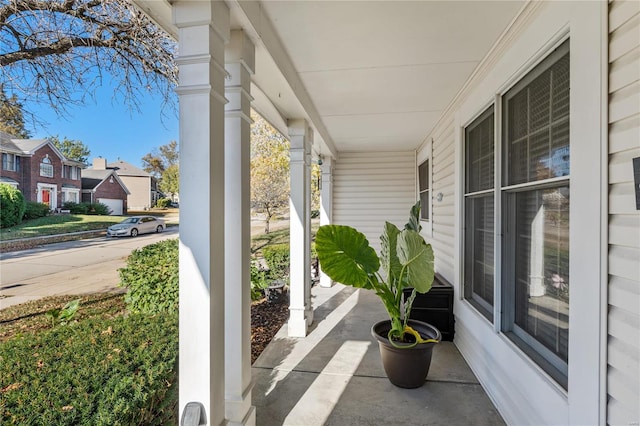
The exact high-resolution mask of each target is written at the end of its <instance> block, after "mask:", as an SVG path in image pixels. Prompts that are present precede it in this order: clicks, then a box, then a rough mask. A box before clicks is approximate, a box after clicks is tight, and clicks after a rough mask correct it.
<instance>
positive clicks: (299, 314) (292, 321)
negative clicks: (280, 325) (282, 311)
mask: <svg viewBox="0 0 640 426" xmlns="http://www.w3.org/2000/svg"><path fill="white" fill-rule="evenodd" d="M307 326H308V324H307V319H306V310H304V309H291V308H289V322H288V332H289V337H306V336H307Z"/></svg>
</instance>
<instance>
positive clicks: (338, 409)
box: [253, 285, 504, 426]
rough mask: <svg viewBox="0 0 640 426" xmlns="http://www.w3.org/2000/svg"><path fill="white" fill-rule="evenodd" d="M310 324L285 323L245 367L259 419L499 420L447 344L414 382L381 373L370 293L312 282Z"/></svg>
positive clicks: (377, 310) (307, 423) (378, 315)
mask: <svg viewBox="0 0 640 426" xmlns="http://www.w3.org/2000/svg"><path fill="white" fill-rule="evenodd" d="M313 298H314V299H313V301H314V306H316V307H317V308H316V310H315V318H314V325H313V326H314V328H313V330H312V331H311V332H310V334H309V335H308V336H307V337H306V338H304V339H301V338H289V337H287V333H286V331H287V330H286V325H285V326H284V327H283V329H281V330H280V332H279V333H278V334H277V335H276V336H275V338H274V339H273V340H272V342H271V343H270V344H269V346H268V347H267V348H266V349H265V351H264V352H263V353H262V355H261V356H260V357H259V358H258V359H257V360H256V362H255V364H254V366H253V377H254V380H255V387H254V390H253V404H254V405H255V406H256V410H257V412H256V416H257V417H256V418H257V424H259V425H261V426H263V425H282V424H285V425H300V426H303V425H304V426H313V425H427V424H443V425H445V424H446V425H473V424H475V425H501V424H504V421H503V420H502V418H501V416H500V414H499V413H498V412H497V410H496V409H495V407H494V406H493V404H492V403H491V401H490V400H489V398H488V397H487V395H486V393H485V392H484V390H483V389H482V387H481V386H480V384H479V383H478V381H477V379H476V377H475V376H474V374H473V373H472V371H471V370H470V369H469V366H468V365H467V363H466V362H465V361H464V359H463V358H462V356H461V355H460V353H459V352H458V350H457V349H456V347H455V345H454V344H453V343H451V342H442V343H440V344H438V345H437V346H436V347H435V348H434V353H433V360H432V364H431V368H430V370H429V376H428V378H427V382H426V384H425V385H424V386H422V387H421V388H418V389H401V388H398V387H395V386H394V385H392V384H391V383H390V382H389V380H388V379H387V377H386V375H385V373H384V370H383V368H382V363H381V361H380V353H379V349H378V344H377V342H375V340H374V339H373V337H371V335H370V331H369V330H370V327H371V325H372V324H373V323H374V322H377V321H379V320H381V319H385V318H386V312H385V310H384V308H383V306H382V303H381V302H380V301H379V300H378V297H377V296H376V295H375V294H373V292H370V291H367V290H355V289H353V288H350V287H344V286H342V285H336V286H334V287H333V288H331V289H325V288H320V287H314V288H313Z"/></svg>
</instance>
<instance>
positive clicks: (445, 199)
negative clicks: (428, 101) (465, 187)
mask: <svg viewBox="0 0 640 426" xmlns="http://www.w3.org/2000/svg"><path fill="white" fill-rule="evenodd" d="M432 156H433V157H432V158H433V160H432V161H433V163H432V164H433V165H432V170H433V171H432V188H433V189H432V193H433V197H432V200H433V210H432V212H433V215H432V223H433V237H432V238H431V239H430V240H429V241H428V242H429V243H430V244H431V246H432V247H433V253H434V257H435V269H436V271H437V272H438V273H440V274H442V276H444V277H445V278H447V279H449V280H450V281H451V282H453V274H454V272H453V271H454V267H453V259H454V244H453V241H454V226H455V219H454V218H455V215H454V200H455V196H454V195H455V178H454V158H455V139H454V133H453V119H452V117H450V119H449V120H447V121H446V122H444V123H443V126H442V127H441V128H440V131H438V132H436V133H434V136H433V154H432ZM439 194H442V201H438V197H439Z"/></svg>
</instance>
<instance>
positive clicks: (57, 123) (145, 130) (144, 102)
mask: <svg viewBox="0 0 640 426" xmlns="http://www.w3.org/2000/svg"><path fill="white" fill-rule="evenodd" d="M113 91H114V90H113V86H112V85H111V84H110V82H109V81H107V80H105V82H104V84H103V86H102V87H99V88H98V89H97V90H96V96H95V98H96V99H95V101H94V100H93V99H90V98H88V101H87V103H86V104H85V105H83V106H73V107H70V108H69V111H68V114H67V116H65V117H62V118H61V117H59V116H58V115H57V114H56V113H55V112H54V111H53V110H52V109H51V108H50V107H48V106H47V105H41V104H40V105H36V104H29V103H25V107H27V109H28V110H29V111H32V112H34V113H36V114H37V115H38V116H39V117H40V119H41V120H42V121H45V122H46V123H48V124H47V126H46V128H43V127H42V126H39V127H37V128H35V129H33V128H32V127H30V123H27V127H28V129H29V130H30V131H31V137H32V138H36V139H39V138H45V137H48V136H55V135H58V137H59V138H60V139H63V138H65V137H66V138H67V139H73V140H80V141H82V142H83V143H84V144H85V145H87V146H88V147H89V149H90V150H91V156H90V158H89V163H91V160H92V159H93V158H94V157H98V156H102V157H103V158H106V159H107V161H108V162H113V161H116V160H118V158H119V159H121V160H123V161H126V162H128V163H131V164H133V165H134V166H137V167H140V166H141V158H142V157H143V156H144V155H145V154H147V153H149V152H151V150H152V149H154V148H157V147H159V146H160V145H165V144H167V143H169V142H170V141H172V140H176V141H177V140H178V118H177V112H174V111H173V110H171V109H170V108H166V112H165V114H164V116H163V115H162V111H161V105H162V100H161V99H160V97H159V96H151V95H147V96H146V97H145V98H143V99H140V104H141V106H140V111H141V112H136V111H129V108H128V107H127V106H126V105H124V101H123V100H122V99H115V100H114V99H113Z"/></svg>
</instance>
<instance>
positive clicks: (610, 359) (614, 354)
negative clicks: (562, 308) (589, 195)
mask: <svg viewBox="0 0 640 426" xmlns="http://www.w3.org/2000/svg"><path fill="white" fill-rule="evenodd" d="M638 141H640V2H637V1H616V2H612V3H611V4H610V5H609V256H608V259H609V289H608V304H609V307H608V313H609V314H608V330H607V331H608V345H607V401H608V402H607V423H609V424H637V423H638V421H640V403H639V401H640V382H639V381H638V377H640V355H639V354H640V312H639V307H640V260H639V259H640V212H639V211H637V210H635V198H634V191H633V185H634V183H633V171H632V167H631V164H632V159H633V158H635V157H640V143H639V142H638Z"/></svg>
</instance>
